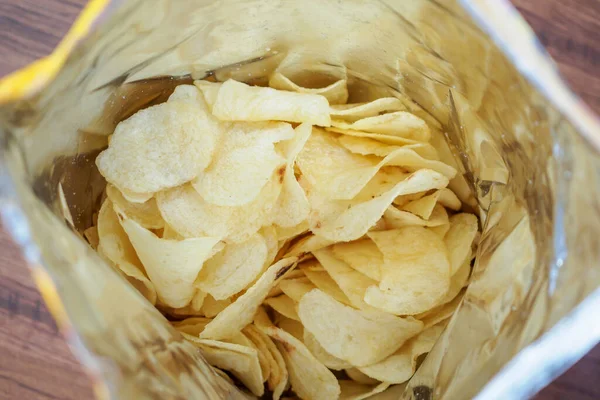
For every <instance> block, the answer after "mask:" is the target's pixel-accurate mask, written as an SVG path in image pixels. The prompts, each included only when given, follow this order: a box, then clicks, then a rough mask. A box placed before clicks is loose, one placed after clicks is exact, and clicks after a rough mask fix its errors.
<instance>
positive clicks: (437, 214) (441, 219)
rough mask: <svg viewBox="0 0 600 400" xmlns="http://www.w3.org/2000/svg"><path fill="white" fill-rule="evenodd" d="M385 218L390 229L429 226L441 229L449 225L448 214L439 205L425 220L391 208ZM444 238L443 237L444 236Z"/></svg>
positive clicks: (386, 212)
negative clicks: (440, 227)
mask: <svg viewBox="0 0 600 400" xmlns="http://www.w3.org/2000/svg"><path fill="white" fill-rule="evenodd" d="M383 218H384V220H385V223H386V225H387V227H388V228H391V229H398V228H403V227H405V226H427V227H439V226H444V225H449V220H448V213H447V212H446V209H445V208H444V207H442V206H441V205H439V204H436V205H435V206H434V207H433V210H432V212H431V215H430V216H429V219H423V218H421V217H419V216H418V215H415V214H413V213H411V212H408V211H403V210H399V209H397V208H396V207H394V206H390V207H388V208H387V210H385V213H384V214H383ZM442 237H443V236H442Z"/></svg>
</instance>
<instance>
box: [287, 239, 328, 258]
mask: <svg viewBox="0 0 600 400" xmlns="http://www.w3.org/2000/svg"><path fill="white" fill-rule="evenodd" d="M333 243H335V242H334V241H332V240H328V239H325V238H323V237H321V236H316V235H312V234H311V235H307V236H305V237H303V238H301V239H300V240H298V241H297V242H296V243H294V244H292V246H291V247H290V248H289V249H288V251H287V253H285V256H286V257H295V256H301V255H304V254H306V253H310V252H313V251H316V250H319V249H322V248H324V247H327V246H329V245H331V244H333Z"/></svg>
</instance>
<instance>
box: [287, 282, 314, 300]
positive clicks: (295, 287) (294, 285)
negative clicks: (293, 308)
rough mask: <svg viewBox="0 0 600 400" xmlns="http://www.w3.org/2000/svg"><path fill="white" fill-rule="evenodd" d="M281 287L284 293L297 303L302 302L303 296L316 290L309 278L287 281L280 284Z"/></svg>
mask: <svg viewBox="0 0 600 400" xmlns="http://www.w3.org/2000/svg"><path fill="white" fill-rule="evenodd" d="M279 287H280V288H281V290H282V291H283V293H285V294H286V295H287V296H288V297H289V298H291V299H292V300H294V301H295V302H296V303H298V302H299V301H300V299H301V298H302V296H304V295H305V294H306V293H308V292H310V291H311V290H313V289H314V288H316V286H315V285H314V284H313V283H312V282H310V280H309V279H308V278H299V279H285V280H283V281H281V282H280V283H279Z"/></svg>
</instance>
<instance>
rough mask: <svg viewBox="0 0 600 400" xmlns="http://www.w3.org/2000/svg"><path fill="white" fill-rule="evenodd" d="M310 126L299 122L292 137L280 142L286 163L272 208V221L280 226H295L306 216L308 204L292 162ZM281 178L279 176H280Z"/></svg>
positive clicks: (309, 131) (308, 132)
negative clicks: (275, 203) (273, 207)
mask: <svg viewBox="0 0 600 400" xmlns="http://www.w3.org/2000/svg"><path fill="white" fill-rule="evenodd" d="M311 132H312V126H311V125H308V124H301V125H299V126H298V127H297V128H296V129H295V130H294V138H293V139H292V140H289V141H285V142H282V143H281V147H282V148H283V153H284V155H285V158H286V159H287V165H286V167H285V172H284V175H283V188H282V189H281V194H280V195H279V199H278V200H277V206H276V207H275V210H274V217H273V222H274V223H275V224H277V225H278V226H281V227H287V228H291V227H295V226H297V225H298V224H300V223H302V222H303V221H305V220H306V218H308V213H309V212H310V204H308V199H307V198H306V194H305V193H304V190H303V189H302V187H301V186H300V184H299V183H298V181H297V180H296V176H295V175H294V164H295V162H296V157H297V156H298V153H300V151H301V150H302V148H303V147H304V144H305V143H306V141H307V140H308V138H309V137H310V134H311ZM280 179H281V177H280Z"/></svg>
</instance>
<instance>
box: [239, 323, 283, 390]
mask: <svg viewBox="0 0 600 400" xmlns="http://www.w3.org/2000/svg"><path fill="white" fill-rule="evenodd" d="M244 332H245V333H246V334H248V336H249V337H250V338H251V339H252V341H254V342H257V341H262V342H263V343H264V345H265V346H266V349H267V350H268V351H269V353H270V354H271V358H270V360H271V374H270V375H269V378H268V381H267V385H268V388H269V390H271V391H272V392H273V400H278V399H279V398H280V397H281V394H282V393H283V392H284V390H285V389H286V386H287V383H288V372H287V368H286V366H285V361H284V359H283V356H282V355H281V353H280V352H279V350H278V349H277V346H275V343H273V341H272V340H271V338H270V337H269V336H268V335H267V334H265V333H264V332H263V331H261V330H260V329H258V328H256V326H254V325H248V326H247V327H246V328H244Z"/></svg>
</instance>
